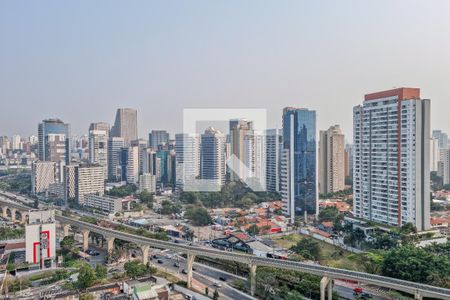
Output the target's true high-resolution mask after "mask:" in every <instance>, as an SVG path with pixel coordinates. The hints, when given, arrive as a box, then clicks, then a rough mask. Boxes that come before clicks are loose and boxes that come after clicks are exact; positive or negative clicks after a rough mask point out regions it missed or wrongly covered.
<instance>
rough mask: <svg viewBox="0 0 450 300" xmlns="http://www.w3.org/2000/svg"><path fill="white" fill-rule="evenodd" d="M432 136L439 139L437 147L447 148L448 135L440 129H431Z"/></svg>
mask: <svg viewBox="0 0 450 300" xmlns="http://www.w3.org/2000/svg"><path fill="white" fill-rule="evenodd" d="M432 137H433V138H434V139H437V140H438V141H439V148H441V149H442V148H448V135H447V133H445V132H443V131H442V130H433V133H432Z"/></svg>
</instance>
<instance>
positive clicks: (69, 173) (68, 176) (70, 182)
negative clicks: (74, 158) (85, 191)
mask: <svg viewBox="0 0 450 300" xmlns="http://www.w3.org/2000/svg"><path fill="white" fill-rule="evenodd" d="M76 168H78V165H74V164H71V165H68V166H64V201H65V204H66V205H67V204H68V203H69V201H73V200H75V197H76V196H77V195H76V191H75V187H76V184H75V171H76Z"/></svg>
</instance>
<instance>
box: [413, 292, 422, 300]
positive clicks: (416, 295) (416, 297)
mask: <svg viewBox="0 0 450 300" xmlns="http://www.w3.org/2000/svg"><path fill="white" fill-rule="evenodd" d="M414 299H416V300H422V299H423V297H422V294H421V293H420V292H419V291H416V292H415V293H414Z"/></svg>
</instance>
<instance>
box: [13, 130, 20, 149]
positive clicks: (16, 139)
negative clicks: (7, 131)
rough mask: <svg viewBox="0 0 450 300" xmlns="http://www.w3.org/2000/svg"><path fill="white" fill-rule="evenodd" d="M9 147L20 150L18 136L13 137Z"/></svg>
mask: <svg viewBox="0 0 450 300" xmlns="http://www.w3.org/2000/svg"><path fill="white" fill-rule="evenodd" d="M11 146H12V149H13V150H20V149H22V146H21V140H20V135H17V134H16V135H13V136H12V139H11Z"/></svg>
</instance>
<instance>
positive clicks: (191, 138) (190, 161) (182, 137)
mask: <svg viewBox="0 0 450 300" xmlns="http://www.w3.org/2000/svg"><path fill="white" fill-rule="evenodd" d="M175 151H176V162H175V164H176V167H175V169H176V171H175V173H176V186H177V188H179V189H181V190H184V187H185V186H187V187H188V189H189V185H191V187H193V186H192V185H193V184H194V181H195V180H196V179H198V177H199V176H200V135H199V134H197V133H190V134H189V133H179V134H176V135H175Z"/></svg>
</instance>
